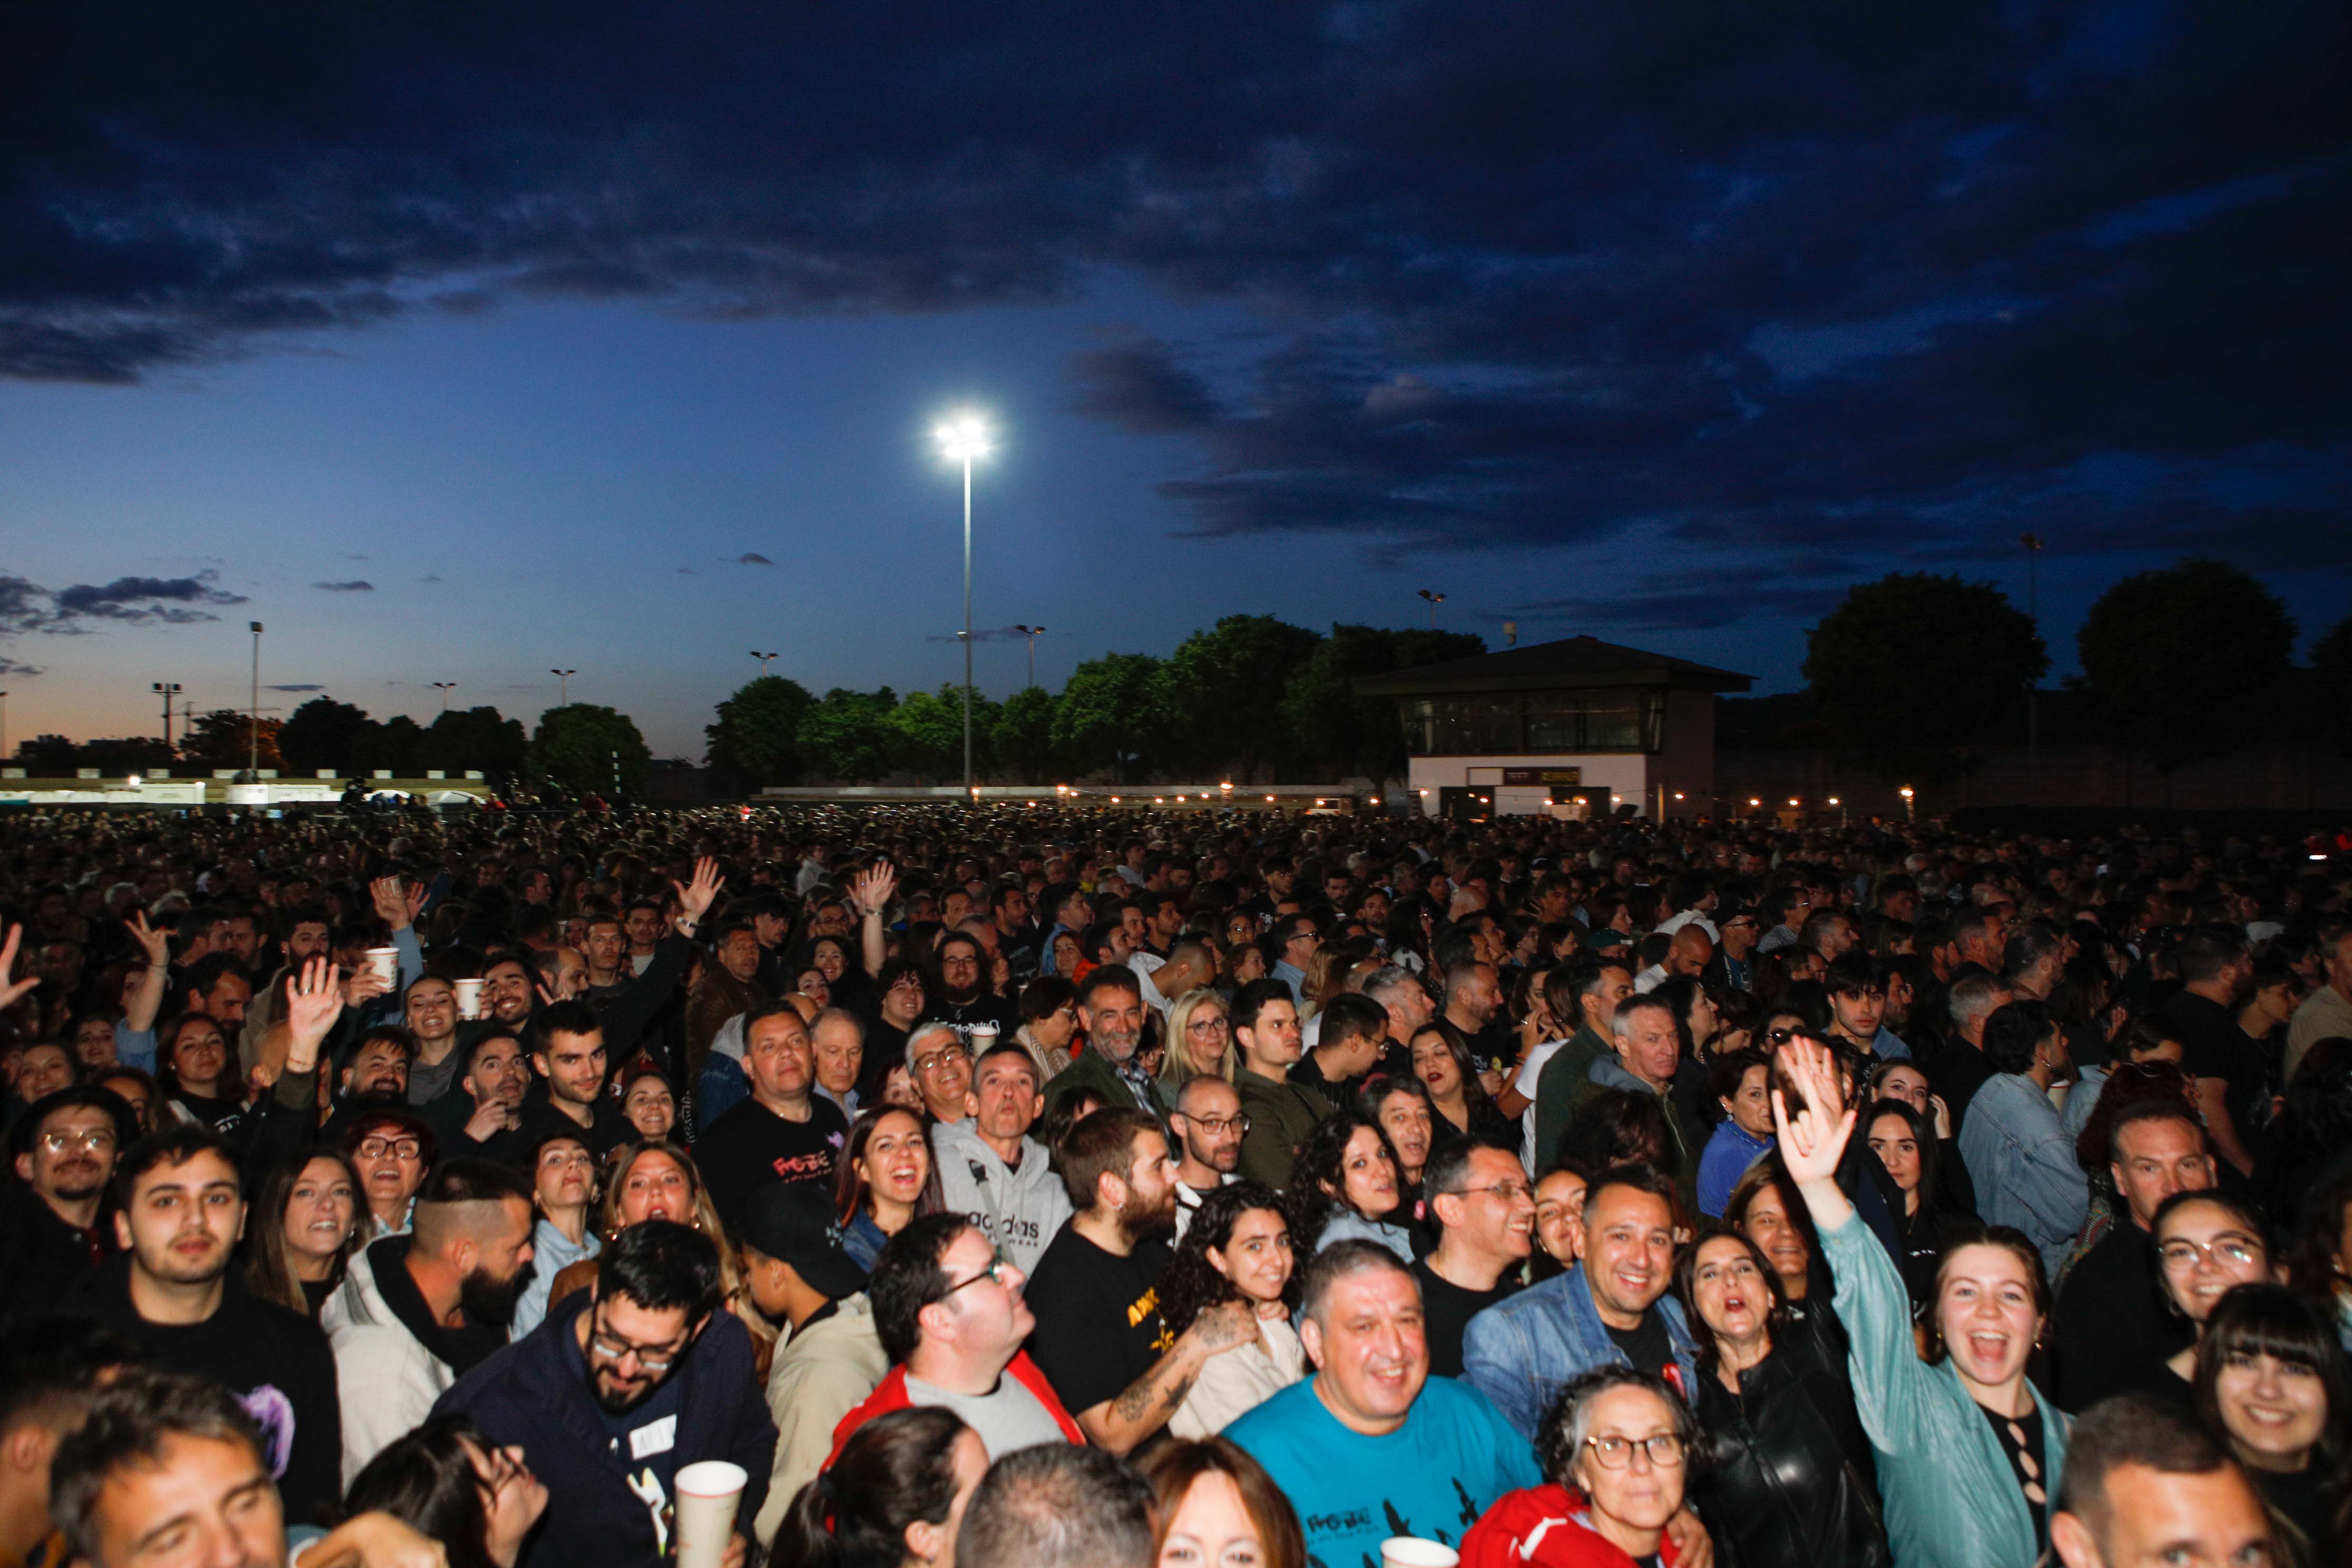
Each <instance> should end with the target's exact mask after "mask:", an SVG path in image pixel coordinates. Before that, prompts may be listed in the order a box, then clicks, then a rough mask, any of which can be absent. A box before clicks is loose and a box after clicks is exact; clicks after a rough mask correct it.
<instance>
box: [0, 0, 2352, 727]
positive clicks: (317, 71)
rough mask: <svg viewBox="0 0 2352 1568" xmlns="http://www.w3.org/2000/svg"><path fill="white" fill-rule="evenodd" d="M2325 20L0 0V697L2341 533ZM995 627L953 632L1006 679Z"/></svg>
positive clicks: (1478, 627)
mask: <svg viewBox="0 0 2352 1568" xmlns="http://www.w3.org/2000/svg"><path fill="white" fill-rule="evenodd" d="M2348 33H2352V8H2347V6H2345V5H2343V4H2341V0H2334V3H2330V4H2314V5H2264V4H2261V3H2260V0H2253V3H2250V4H2243V5H2195V6H2190V5H2146V4H2143V5H2030V4H2022V3H2021V4H2012V5H2002V6H1979V5H1966V4H1960V3H1958V0H1949V3H1940V4H1935V5H1887V4H1885V3H1884V0H1873V3H1869V4H1856V5H1793V6H1790V5H1727V4H1710V5H1692V6H1675V5H1636V6H1600V5H1560V4H1558V3H1557V0H1555V3H1552V4H1546V5H1507V4H1495V3H1488V4H1483V5H1403V4H1400V5H1368V4H1339V5H1307V4H1275V5H1268V4H1265V0H1251V3H1248V4H1236V5H1225V4H1218V3H1215V0H1187V3H1185V4H1182V5H1149V4H1139V3H1134V0H1126V3H1121V4H1112V5H1104V4H1100V3H1093V4H1084V5H1055V4H1036V3H1031V4H1022V5H970V6H920V5H879V4H877V5H834V6H824V7H814V6H800V5H772V4H768V5H723V4H697V5H653V4H645V5H636V6H626V5H610V4H602V3H597V0H586V3H580V0H569V3H566V4H564V5H550V4H517V5H496V6H424V5H317V4H314V3H305V4H300V5H295V4H286V5H247V4H239V3H236V0H226V3H223V4H216V5H107V4H93V5H73V6H53V7H17V8H15V9H14V10H13V11H12V12H11V13H10V20H9V21H8V23H7V24H6V31H5V33H0V126H5V131H0V135H5V164H0V661H5V662H0V679H4V680H5V687H6V689H7V690H8V691H9V693H10V695H9V698H8V703H7V728H8V744H9V745H10V747H11V748H13V747H14V745H15V743H16V741H17V740H19V739H22V738H24V737H26V736H28V735H31V734H33V733H34V732H36V731H63V732H65V733H68V734H70V735H74V736H76V737H84V738H86V737H89V736H92V735H99V734H121V733H142V734H152V733H153V732H155V731H156V729H157V728H158V724H159V715H158V712H157V710H156V706H155V704H154V703H153V702H152V700H151V699H150V697H149V694H148V683H149V682H150V681H151V680H157V679H176V680H180V681H183V682H184V683H185V685H186V686H187V688H188V692H189V695H190V696H191V697H193V698H194V700H195V701H196V705H197V706H198V708H199V709H205V708H211V707H226V706H242V705H243V703H244V700H245V691H246V680H247V657H248V651H249V643H250V639H249V638H248V637H247V633H246V630H245V626H246V623H247V621H248V620H251V619H259V620H262V621H264V622H266V623H268V627H269V630H268V636H267V637H266V639H265V644H264V662H263V675H262V679H263V681H264V683H265V684H266V685H267V686H268V687H269V688H270V690H268V691H266V692H265V694H264V698H263V700H264V702H265V704H268V705H274V706H278V707H281V708H285V709H290V708H292V707H293V706H295V705H296V704H298V703H299V702H301V701H303V700H305V699H306V696H307V694H309V693H310V692H312V691H314V690H317V689H325V690H327V691H329V692H331V693H332V694H333V695H335V696H336V697H339V698H341V699H343V700H349V701H354V702H357V703H359V704H360V705H361V706H362V707H364V708H366V709H368V710H370V711H372V712H373V713H375V714H376V715H377V716H378V717H384V716H388V715H389V714H391V713H394V712H408V713H412V714H415V715H418V716H419V717H423V718H429V717H430V716H431V714H432V713H433V712H434V711H436V710H437V708H438V705H439V697H438V695H437V694H436V692H434V691H433V690H432V689H430V688H429V687H428V685H427V684H426V683H428V682H431V681H435V680H455V681H457V683H458V688H457V692H456V693H455V698H456V700H457V701H458V702H459V703H461V704H470V703H476V702H489V703H494V704H496V705H497V706H498V707H499V708H500V709H502V710H505V711H507V712H509V713H514V714H520V715H522V716H524V717H526V718H527V719H528V718H535V717H536V715H537V714H538V713H539V712H540V711H541V710H542V709H543V708H545V707H548V706H551V705H552V703H553V702H554V700H555V696H556V681H555V679H554V677H553V676H551V675H550V674H548V673H547V671H548V670H549V668H551V667H555V666H562V667H576V668H578V669H579V670H580V674H579V675H578V676H576V677H574V678H573V679H572V696H573V697H574V698H575V699H576V700H587V701H594V702H607V703H611V704H613V705H614V706H617V707H620V708H622V709H623V710H626V711H629V712H631V713H632V714H634V715H635V717H636V719H637V720H638V721H639V723H640V725H641V726H642V727H643V728H644V729H645V731H646V735H647V738H648V739H649V741H650V742H652V744H653V745H654V748H655V750H656V753H657V754H672V753H680V754H686V755H689V756H694V757H698V756H699V755H700V753H701V750H702V745H703V739H702V726H703V725H704V724H705V723H707V722H708V721H709V718H710V712H709V710H710V706H711V704H712V703H713V702H714V701H715V700H718V699H719V698H720V697H722V696H724V695H725V694H726V693H727V692H728V691H730V689H733V688H734V687H735V686H736V685H738V684H740V682H741V681H742V680H744V679H748V678H750V677H751V676H752V675H755V674H756V673H757V672H758V667H757V666H755V665H754V664H752V662H751V660H750V659H749V658H747V657H746V652H747V650H749V649H751V648H754V647H757V648H761V649H780V650H782V653H783V658H781V659H779V660H778V661H777V665H776V671H777V673H779V674H789V675H791V676H792V677H793V678H794V679H798V680H799V681H801V682H802V683H803V685H806V686H808V687H810V688H811V689H817V690H822V689H824V688H826V687H829V686H835V685H850V686H861V687H871V686H874V685H876V684H878V683H881V682H885V681H887V682H889V683H891V684H894V685H896V686H898V687H899V688H900V689H907V688H910V687H927V686H936V685H937V684H939V683H940V682H941V681H944V680H950V679H959V678H960V676H961V655H960V653H959V651H958V650H957V648H956V647H955V643H954V640H953V637H952V636H951V634H952V632H953V630H954V628H955V627H956V626H958V625H959V624H960V621H961V600H960V591H961V577H960V573H961V567H960V562H959V556H958V551H959V540H960V533H959V510H958V508H959V500H960V498H959V485H958V478H957V476H956V474H955V473H954V471H953V470H951V469H950V468H948V467H947V466H946V465H945V464H944V463H942V462H941V461H940V459H939V458H938V457H937V456H936V454H935V453H934V452H933V450H932V447H931V443H930V440H929V429H930V426H931V425H932V423H933V422H934V420H935V419H936V418H937V417H938V416H940V414H941V413H942V412H943V411H945V410H948V409H950V408H953V407H960V406H967V405H968V406H972V407H976V408H980V409H982V410H984V411H986V412H987V413H988V414H989V415H990V416H992V419H993V420H994V421H995V422H996V424H997V426H998V427H999V429H1000V431H1001V434H1002V447H1001V450H1000V452H999V454H998V455H997V456H996V457H995V458H993V459H992V460H991V461H989V462H988V463H986V464H985V465H983V466H982V468H981V469H980V471H979V474H978V478H977V526H976V535H977V572H976V601H975V607H974V616H975V622H976V624H977V625H978V626H982V627H983V628H1002V627H1005V626H1009V625H1010V624H1011V623H1013V622H1022V621H1026V622H1032V623H1034V622H1043V623H1045V625H1046V626H1048V627H1049V628H1050V630H1049V632H1048V635H1047V636H1046V637H1044V638H1042V639H1041V640H1040V641H1039V643H1038V646H1037V668H1038V675H1039V677H1040V678H1041V679H1042V680H1043V681H1044V683H1045V684H1047V685H1054V686H1057V685H1058V684H1059V683H1060V681H1061V680H1062V679H1063V678H1064V677H1065V676H1066V674H1067V673H1068V671H1069V669H1070V668H1071V667H1072V666H1073V665H1074V664H1076V662H1078V661H1079V660H1081V659H1085V658H1093V657H1096V656H1097V655H1099V654H1101V653H1103V652H1105V651H1107V650H1111V649H1118V650H1122V651H1127V650H1143V651H1148V652H1153V653H1163V654H1164V653H1166V652H1167V651H1168V650H1169V649H1170V648H1171V647H1173V646H1174V644H1175V643H1176V642H1177V641H1178V640H1179V639H1180V638H1181V637H1182V636H1183V635H1184V634H1185V633H1186V632H1188V631H1190V630H1191V629H1192V628H1193V627H1195V626H1204V625H1207V624H1209V623H1210V622H1212V621H1213V620H1214V619H1215V618H1216V617H1217V616H1221V615H1227V614H1234V613H1237V612H1249V613H1272V614H1276V615H1280V616H1285V617H1286V618H1287V619H1290V620H1293V621H1296V622H1298V623H1300V624H1302V625H1306V626H1316V627H1318V628H1320V627H1325V626H1328V625H1329V623H1331V622H1333V621H1335V620H1346V621H1361V622H1370V623H1374V624H1380V625H1391V626H1395V625H1409V624H1414V623H1425V620H1426V606H1425V605H1423V603H1422V601H1421V600H1420V599H1418V598H1417V597H1415V590H1416V589H1420V588H1424V587H1426V588H1433V589H1437V590H1440V591H1442V592H1444V593H1445V594H1446V595H1447V599H1446V602H1445V604H1444V606H1443V608H1442V611H1441V615H1440V620H1441V624H1443V625H1445V626H1453V627H1455V628H1457V629H1466V630H1472V631H1476V632H1480V633H1482V634H1484V635H1485V636H1486V637H1488V639H1489V640H1490V641H1491V642H1494V643H1496V645H1498V646H1499V644H1500V642H1501V623H1502V622H1503V621H1504V620H1505V619H1515V620H1517V622H1518V623H1519V626H1520V635H1521V637H1522V640H1535V639H1539V638H1546V637H1562V636H1568V635H1571V634H1574V633H1577V632H1590V633H1592V634H1594V635H1597V636H1600V637H1607V638H1610V639H1612V640H1617V641H1624V642H1631V643H1634V644H1637V645H1642V646H1646V647H1656V648H1661V649H1664V650H1667V651H1671V652H1675V653H1679V654H1683V655H1685V656H1686V657H1690V658H1699V659H1704V660H1706V661H1708V662H1710V663H1715V664H1720V665H1726V666H1729V667H1731V668H1738V669H1742V670H1747V671H1750V672H1753V673H1754V674H1756V675H1757V676H1759V678H1760V679H1759V690H1775V689H1791V688H1793V687H1795V686H1797V685H1799V684H1801V678H1800V677H1799V675H1798V673H1797V666H1798V664H1799V662H1800V661H1801V658H1802V657H1803V638H1804V628H1805V627H1806V626H1810V625H1811V623H1812V622H1813V621H1814V620H1816V619H1817V618H1818V617H1819V616H1820V615H1821V614H1822V612H1823V611H1824V610H1825V609H1826V608H1828V607H1829V606H1830V605H1833V604H1834V603H1835V602H1836V600H1837V598H1838V596H1839V595H1840V594H1841V593H1842V592H1843V589H1844V588H1845V587H1846V586H1847V585H1849V584H1853V583H1855V582H1861V581H1866V580H1868V579H1871V578H1873V577H1875V576H1877V575H1879V574H1883V573H1885V572H1887V571H1889V570H1893V569H1896V568H1898V567H1900V568H1908V569H1927V570H1936V571H1953V572H1958V573H1961V574H1965V575H1968V576H1970V577H1978V578H1988V579H1990V580H1993V581H1995V582H1998V583H2000V584H2002V585H2003V586H2005V587H2007V588H2009V589H2010V591H2011V593H2012V595H2013V596H2014V597H2015V598H2016V599H2017V600H2018V601H2019V603H2020V604H2022V603H2023V602H2024V599H2025V591H2026V572H2025V565H2024V556H2023V552H2021V550H2020V549H2019V547H2018V546H2017V544H2016V538H2017V535H2018V534H2019V533H2020V532H2021V531H2027V530H2031V531H2034V532H2037V533H2039V534H2041V535H2042V536H2043V537H2044V538H2045V539H2046V540H2047V542H2048V550H2047V552H2046V553H2045V555H2044V556H2043V558H2042V568H2041V608H2042V615H2043V620H2044V627H2045V635H2046V636H2047V637H2049V638H2050V640H2051V643H2052V651H2053V657H2054V658H2055V659H2056V662H2057V669H2056V672H2055V673H2057V674H2063V673H2065V672H2067V671H2068V670H2070V669H2071V668H2073V667H2074V655H2073V637H2074V628H2075V626H2077V625H2078V624H2079V622H2080V619H2081V616H2082V614H2083V612H2084V608H2085V607H2086V606H2087V605H2088V604H2089V603H2090V601H2091V600H2092V599H2093V598H2094V597H2095V596H2096V595H2097V594H2098V593H2099V592H2100V591H2101V590H2102V589H2103V588H2104V587H2105V586H2106V585H2107V584H2109V583H2111V582H2113V581H2114V580H2115V579H2116V577H2118V576H2120V575H2123V574H2126V573H2128V572H2131V571H2137V570H2141V569H2144V568H2147V567H2150V566H2156V565H2163V564H2168V563H2171V562H2172V561H2174V560H2176V559H2178V558H2179V557H2180V556H2182V555H2184V554H2189V553H2208V554H2217V555H2220V556H2222V557H2224V558H2226V559H2229V560H2231V561H2234V562H2236V563H2239V564H2241V565H2242V566H2244V567H2246V568H2247V569H2249V570H2251V571H2253V572H2255V573H2256V574H2259V575H2261V576H2262V577H2263V579H2264V580H2265V581H2266V582H2268V583H2269V584H2271V585H2272V586H2273V588H2274V589H2275V590H2276V591H2277V592H2278V593H2279V594H2280V595H2282V596H2283V597H2284V598H2285V600H2286V601H2287V603H2288V605H2289V607H2290V608H2291V610H2292V611H2293V612H2294V615H2295V616H2296V617H2297V619H2298V621H2299V623H2300V625H2301V626H2302V628H2303V630H2304V632H2305V637H2306V639H2308V638H2309V637H2315V636H2316V635H2317V634H2318V633H2320V632H2322V631H2324V630H2325V629H2326V627H2327V626H2329V625H2331V624H2332V623H2333V622H2334V621H2335V620H2336V619H2337V618H2339V617H2340V616H2343V615H2344V614H2346V613H2347V610H2352V600H2347V569H2352V521H2347V510H2352V506H2347V503H2352V449H2348V448H2347V429H2352V419H2347V403H2352V372H2347V365H2352V310H2348V309H2347V272H2348V271H2352V91H2347V87H2346V83H2347V80H2352V72H2347V63H2352V47H2347V44H2348V43H2352V38H2348V37H2347V34H2348ZM979 668H980V680H981V684H982V687H983V688H984V689H986V690H988V691H989V692H991V693H992V694H994V695H998V696H1002V695H1003V694H1005V693H1006V692H1009V691H1010V690H1012V689H1014V688H1015V687H1017V686H1018V685H1020V684H1021V682H1022V679H1023V668H1024V667H1023V650H1022V644H1021V641H1020V639H1019V638H1018V637H1013V636H1011V635H1009V634H1004V635H997V636H992V637H989V640H986V641H984V642H982V644H981V646H980V647H979Z"/></svg>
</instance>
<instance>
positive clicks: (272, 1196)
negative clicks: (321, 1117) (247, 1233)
mask: <svg viewBox="0 0 2352 1568" xmlns="http://www.w3.org/2000/svg"><path fill="white" fill-rule="evenodd" d="M359 1193H360V1173H359V1171H358V1170H357V1168H356V1167H354V1166H353V1165H352V1157H351V1156H350V1155H349V1154H347V1153H345V1152H343V1151H342V1150H341V1149H331V1148H319V1149H309V1150H305V1151H303V1152H300V1153H297V1154H294V1155H291V1156H289V1158H287V1159H285V1160H282V1161H280V1162H279V1163H278V1165H277V1166H276V1168H274V1169H273V1170H272V1171H271V1172H270V1173H269V1174H268V1177H267V1178H266V1179H265V1180H264V1181H263V1182H262V1184H261V1192H260V1194H259V1195H258V1196H257V1198H255V1200H254V1205H253V1214H254V1215H255V1218H256V1220H257V1224H256V1225H255V1226H254V1235H253V1245H252V1247H250V1248H249V1249H248V1250H247V1255H246V1260H245V1285H246V1289H247V1290H249V1291H250V1292H252V1293H253V1294H254V1295H256V1296H258V1297H260V1298H261V1299H262V1300H265V1301H275V1302H277V1303H278V1305H279V1306H281V1307H285V1308H288V1309H289V1310H293V1311H297V1312H299V1313H301V1314H302V1315H303V1316H304V1317H307V1318H310V1319H313V1320H315V1319H316V1318H317V1317H318V1315H319V1309H320V1307H321V1306H322V1305H324V1304H325V1302H326V1300H327V1298H328V1297H329V1296H331V1295H332V1294H333V1293H334V1290H335V1287H336V1286H338V1285H341V1283H342V1282H343V1267H344V1265H345V1264H347V1263H349V1262H350V1261H351V1258H352V1253H353V1252H355V1251H357V1250H358V1249H359V1239H360V1226H359Z"/></svg>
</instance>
